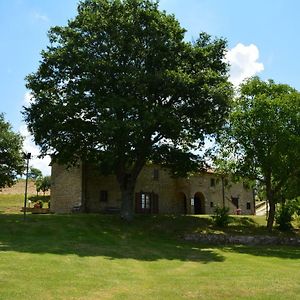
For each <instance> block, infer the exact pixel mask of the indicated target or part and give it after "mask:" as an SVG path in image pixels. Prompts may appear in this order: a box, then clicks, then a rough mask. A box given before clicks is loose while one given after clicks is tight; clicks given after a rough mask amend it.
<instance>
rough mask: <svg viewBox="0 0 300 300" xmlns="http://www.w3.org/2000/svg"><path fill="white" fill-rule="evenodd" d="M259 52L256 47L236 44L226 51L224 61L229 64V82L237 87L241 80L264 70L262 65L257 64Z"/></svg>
mask: <svg viewBox="0 0 300 300" xmlns="http://www.w3.org/2000/svg"><path fill="white" fill-rule="evenodd" d="M258 59H259V50H258V48H257V46H256V45H254V44H250V45H249V46H245V45H243V44H241V43H238V44H237V45H236V46H235V47H234V48H232V49H230V50H228V52H227V54H226V60H227V62H228V63H229V64H230V78H229V80H230V81H231V82H232V83H233V84H234V85H235V86H238V85H239V84H240V83H241V82H242V81H243V80H245V79H246V78H249V77H251V76H254V75H255V74H257V73H259V72H261V71H263V70H264V65H263V63H261V62H258Z"/></svg>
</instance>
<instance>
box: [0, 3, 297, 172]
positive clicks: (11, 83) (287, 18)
mask: <svg viewBox="0 0 300 300" xmlns="http://www.w3.org/2000/svg"><path fill="white" fill-rule="evenodd" d="M77 3H78V1H77V0H2V1H0V31H1V44H0V45H1V46H0V67H1V73H0V76H1V78H0V82H1V90H0V91H1V100H0V112H2V113H4V114H5V118H6V120H7V121H9V122H10V123H11V124H12V126H13V129H14V130H15V131H20V132H21V133H22V134H23V135H24V136H27V139H26V140H25V143H24V147H25V150H27V151H31V152H32V153H33V154H34V159H33V160H32V164H33V165H34V166H35V167H38V168H40V169H42V170H43V172H44V173H49V168H48V167H47V164H48V162H49V160H47V159H46V160H38V159H36V156H37V155H38V149H37V148H36V147H35V146H34V144H33V143H32V141H31V140H30V137H29V136H28V133H27V132H26V129H25V126H24V124H23V122H22V115H21V113H20V111H21V109H22V105H26V103H27V102H28V100H29V99H30V94H29V91H27V90H26V88H25V81H24V78H25V76H26V75H28V74H29V73H31V72H34V71H35V70H36V68H37V66H38V63H39V59H40V51H41V50H42V49H45V47H46V46H47V44H48V38H47V31H48V29H49V28H50V27H51V26H55V25H65V24H67V20H68V19H70V18H72V17H74V16H75V14H76V7H77ZM160 7H161V9H164V10H166V11H167V12H168V13H172V14H174V15H175V16H176V18H177V19H178V20H179V21H180V23H181V25H182V26H183V27H184V28H186V29H187V33H186V39H187V40H191V39H196V38H197V36H198V34H199V32H201V31H205V32H207V33H209V34H211V35H212V36H217V37H223V38H226V39H227V41H228V51H229V52H228V56H227V59H228V61H229V62H230V63H231V64H232V70H231V81H232V82H233V83H234V84H236V85H237V84H238V83H239V82H240V81H241V80H242V79H244V78H245V77H247V76H252V75H255V74H257V75H259V76H261V77H262V78H263V79H268V78H272V79H274V80H275V81H276V82H281V83H287V84H290V85H291V86H293V87H295V88H296V89H298V90H300V78H299V75H300V60H299V53H300V52H299V49H300V34H299V32H300V14H299V12H300V1H298V0H226V1H225V0H161V1H160Z"/></svg>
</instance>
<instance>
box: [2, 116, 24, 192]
mask: <svg viewBox="0 0 300 300" xmlns="http://www.w3.org/2000/svg"><path fill="white" fill-rule="evenodd" d="M22 144H23V140H22V137H21V136H20V135H19V134H17V133H15V132H13V131H12V128H11V125H10V124H9V123H8V122H6V121H5V119H4V116H3V114H0V188H2V187H5V186H11V185H13V184H14V183H15V180H16V178H17V175H21V174H22V171H23V170H24V160H23V157H22V152H21V151H22Z"/></svg>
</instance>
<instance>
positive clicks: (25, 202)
mask: <svg viewBox="0 0 300 300" xmlns="http://www.w3.org/2000/svg"><path fill="white" fill-rule="evenodd" d="M23 157H24V159H26V183H25V197H24V221H25V220H26V205H27V188H28V168H29V160H30V158H31V153H23Z"/></svg>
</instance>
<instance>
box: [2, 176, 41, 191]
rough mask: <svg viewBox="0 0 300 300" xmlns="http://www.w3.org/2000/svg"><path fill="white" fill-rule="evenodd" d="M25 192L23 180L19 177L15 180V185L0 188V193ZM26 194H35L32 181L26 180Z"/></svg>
mask: <svg viewBox="0 0 300 300" xmlns="http://www.w3.org/2000/svg"><path fill="white" fill-rule="evenodd" d="M24 192H25V180H24V179H20V180H18V181H17V183H16V184H15V185H13V186H12V187H7V188H3V189H1V190H0V195H6V194H10V195H24ZM27 192H28V194H36V189H35V185H34V181H32V180H29V181H28V189H27Z"/></svg>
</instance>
